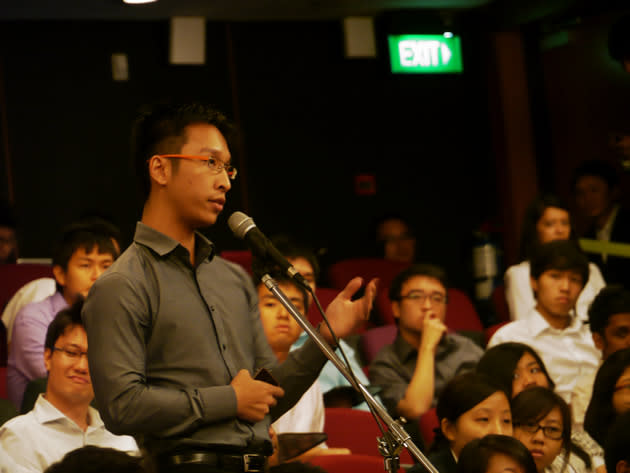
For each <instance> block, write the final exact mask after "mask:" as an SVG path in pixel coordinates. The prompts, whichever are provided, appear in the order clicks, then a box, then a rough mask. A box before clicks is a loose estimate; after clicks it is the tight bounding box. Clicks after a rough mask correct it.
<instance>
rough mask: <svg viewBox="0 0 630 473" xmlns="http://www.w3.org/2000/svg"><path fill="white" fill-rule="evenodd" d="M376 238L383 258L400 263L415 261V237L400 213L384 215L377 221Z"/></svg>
mask: <svg viewBox="0 0 630 473" xmlns="http://www.w3.org/2000/svg"><path fill="white" fill-rule="evenodd" d="M376 240H377V242H378V243H379V247H380V249H381V251H382V253H381V256H382V257H383V258H384V259H386V260H390V261H399V262H402V263H413V262H414V261H415V258H416V237H415V236H414V234H413V231H412V230H411V227H410V226H409V224H408V223H407V221H406V220H405V219H404V218H403V217H401V216H400V215H393V214H391V215H386V216H383V217H382V218H381V219H380V220H379V221H378V222H377V224H376Z"/></svg>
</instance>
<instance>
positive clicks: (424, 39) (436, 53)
mask: <svg viewBox="0 0 630 473" xmlns="http://www.w3.org/2000/svg"><path fill="white" fill-rule="evenodd" d="M387 39H388V41H389V57H390V61H391V67H392V72H393V73H394V74H458V73H461V72H462V71H463V70H464V66H463V65H462V49H461V45H460V41H459V37H458V36H453V35H452V34H449V33H445V34H443V35H422V34H406V35H397V36H389V37H388V38H387Z"/></svg>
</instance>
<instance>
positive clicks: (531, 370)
mask: <svg viewBox="0 0 630 473" xmlns="http://www.w3.org/2000/svg"><path fill="white" fill-rule="evenodd" d="M477 371H478V372H480V373H484V374H485V375H486V376H492V379H493V380H494V381H495V382H497V383H499V384H500V385H501V386H502V387H503V389H504V390H505V391H506V392H507V393H508V395H509V396H510V398H511V399H513V398H515V397H516V396H518V395H519V394H520V393H522V392H523V391H524V390H526V389H529V388H533V387H537V386H538V387H543V388H548V389H550V390H552V391H553V390H554V388H555V384H554V382H553V380H552V379H551V378H550V377H549V373H548V372H547V368H546V367H545V364H544V363H543V361H542V360H541V359H540V357H539V356H538V354H537V353H536V352H535V351H534V350H533V349H532V348H531V347H528V346H527V345H524V344H522V343H509V342H508V343H501V344H499V345H495V346H494V347H492V348H489V349H488V350H487V351H486V352H485V353H484V355H483V356H482V357H481V359H480V360H479V363H478V364H477ZM571 439H572V441H573V442H574V443H575V444H576V445H578V446H579V447H581V448H582V449H584V451H585V452H587V453H588V455H589V456H590V458H591V460H592V463H593V465H594V467H595V468H597V469H598V471H599V468H602V467H603V465H604V452H603V450H602V448H601V447H600V446H599V445H598V444H597V443H596V442H595V441H594V440H593V439H592V438H591V437H590V436H589V435H588V434H587V433H586V432H584V431H583V430H582V429H581V428H580V429H572V430H571ZM602 473H603V472H602Z"/></svg>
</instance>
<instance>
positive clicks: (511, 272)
mask: <svg viewBox="0 0 630 473" xmlns="http://www.w3.org/2000/svg"><path fill="white" fill-rule="evenodd" d="M503 282H504V284H505V299H506V300H507V303H508V307H509V308H510V318H511V319H512V320H521V319H523V318H525V317H527V316H528V315H529V313H530V312H531V311H532V309H534V307H536V299H534V290H533V289H532V285H531V280H530V267H529V261H523V262H521V263H519V264H515V265H514V266H510V267H509V268H508V269H507V271H506V272H505V276H504V277H503ZM604 286H606V282H605V281H604V277H603V276H602V272H601V271H600V270H599V268H598V267H597V265H596V264H594V263H589V265H588V280H587V281H586V284H585V285H584V288H583V289H582V292H581V293H580V297H578V300H577V302H576V303H575V307H576V311H577V314H578V316H579V317H580V319H581V320H586V319H588V306H589V305H590V304H591V302H593V299H595V296H596V295H597V294H598V293H599V291H600V290H601V289H602V288H603V287H604Z"/></svg>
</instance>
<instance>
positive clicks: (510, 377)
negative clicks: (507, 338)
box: [477, 342, 555, 398]
mask: <svg viewBox="0 0 630 473" xmlns="http://www.w3.org/2000/svg"><path fill="white" fill-rule="evenodd" d="M477 371H478V372H479V373H484V374H486V375H487V376H492V377H493V380H494V381H495V382H496V383H498V384H500V385H501V387H502V388H503V390H504V391H505V392H506V393H507V394H508V396H509V397H510V398H513V397H514V396H516V395H518V394H519V393H521V392H522V391H524V390H525V389H527V388H530V387H533V386H542V387H545V388H549V389H554V388H555V383H554V382H553V380H552V379H551V376H549V373H548V372H547V368H546V367H545V363H543V361H542V359H541V358H540V356H538V353H536V350H534V349H533V348H532V347H530V346H529V345H526V344H524V343H518V342H506V343H501V344H499V345H495V346H493V347H491V348H488V349H487V350H486V352H485V353H484V354H483V356H482V357H481V359H480V360H479V363H477Z"/></svg>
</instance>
